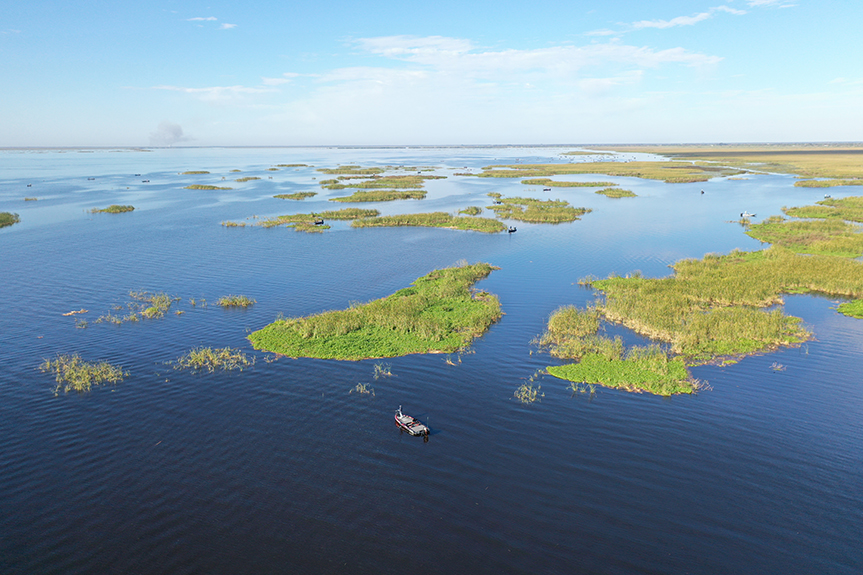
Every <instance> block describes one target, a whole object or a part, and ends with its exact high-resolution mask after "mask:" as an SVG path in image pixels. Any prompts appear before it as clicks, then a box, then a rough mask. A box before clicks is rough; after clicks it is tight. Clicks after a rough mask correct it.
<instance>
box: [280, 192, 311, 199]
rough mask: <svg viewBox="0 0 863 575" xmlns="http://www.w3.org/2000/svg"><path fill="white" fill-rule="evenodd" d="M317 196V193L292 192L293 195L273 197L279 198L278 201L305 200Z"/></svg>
mask: <svg viewBox="0 0 863 575" xmlns="http://www.w3.org/2000/svg"><path fill="white" fill-rule="evenodd" d="M317 195H318V193H317V192H294V193H293V194H278V195H275V196H273V197H274V198H279V199H280V200H305V199H306V198H311V197H314V196H317Z"/></svg>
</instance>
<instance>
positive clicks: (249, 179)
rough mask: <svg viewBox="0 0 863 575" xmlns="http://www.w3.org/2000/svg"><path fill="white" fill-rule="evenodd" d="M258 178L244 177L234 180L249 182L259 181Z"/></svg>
mask: <svg viewBox="0 0 863 575" xmlns="http://www.w3.org/2000/svg"><path fill="white" fill-rule="evenodd" d="M260 179H261V178H260V176H244V177H242V178H237V179H236V180H234V181H235V182H241V183H242V182H251V181H252V180H260Z"/></svg>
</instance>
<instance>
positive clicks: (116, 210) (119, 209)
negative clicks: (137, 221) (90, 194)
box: [90, 204, 135, 214]
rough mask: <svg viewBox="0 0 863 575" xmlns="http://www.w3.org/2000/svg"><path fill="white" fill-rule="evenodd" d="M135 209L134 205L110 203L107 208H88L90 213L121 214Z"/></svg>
mask: <svg viewBox="0 0 863 575" xmlns="http://www.w3.org/2000/svg"><path fill="white" fill-rule="evenodd" d="M133 211H135V206H120V205H117V204H111V205H110V206H108V207H107V208H93V209H92V210H90V213H91V214H123V213H126V212H133Z"/></svg>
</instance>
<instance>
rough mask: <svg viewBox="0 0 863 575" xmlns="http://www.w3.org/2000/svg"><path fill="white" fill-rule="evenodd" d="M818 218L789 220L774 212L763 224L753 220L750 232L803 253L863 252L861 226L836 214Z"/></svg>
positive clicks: (836, 253)
mask: <svg viewBox="0 0 863 575" xmlns="http://www.w3.org/2000/svg"><path fill="white" fill-rule="evenodd" d="M788 211H789V212H792V213H797V214H799V213H808V214H810V215H809V216H808V217H817V216H815V215H811V214H813V213H814V212H815V210H814V209H812V210H806V209H805V208H799V209H790V210H788ZM821 217H822V218H824V219H816V220H802V221H798V220H785V219H784V218H782V217H781V216H771V217H770V218H767V219H766V220H764V221H763V222H761V223H760V224H751V225H749V227H748V228H747V229H746V234H747V235H749V236H752V237H753V238H755V239H757V240H760V241H762V242H769V243H771V244H773V245H777V246H782V247H785V248H787V249H790V250H792V251H794V252H797V253H800V254H822V255H834V256H841V257H852V258H853V257H858V256H860V255H863V231H861V229H860V227H859V226H857V225H855V224H851V223H848V222H846V221H844V220H842V219H838V218H835V217H827V216H826V215H822V216H821Z"/></svg>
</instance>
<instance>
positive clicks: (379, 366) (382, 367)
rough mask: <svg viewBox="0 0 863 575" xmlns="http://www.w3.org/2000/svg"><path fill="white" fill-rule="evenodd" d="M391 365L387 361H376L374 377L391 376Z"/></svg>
mask: <svg viewBox="0 0 863 575" xmlns="http://www.w3.org/2000/svg"><path fill="white" fill-rule="evenodd" d="M392 375H393V372H392V366H391V365H390V364H388V363H376V364H375V372H374V377H375V379H380V378H382V377H392Z"/></svg>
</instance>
